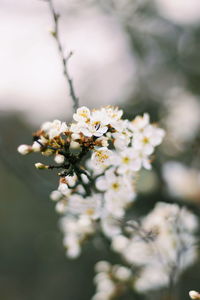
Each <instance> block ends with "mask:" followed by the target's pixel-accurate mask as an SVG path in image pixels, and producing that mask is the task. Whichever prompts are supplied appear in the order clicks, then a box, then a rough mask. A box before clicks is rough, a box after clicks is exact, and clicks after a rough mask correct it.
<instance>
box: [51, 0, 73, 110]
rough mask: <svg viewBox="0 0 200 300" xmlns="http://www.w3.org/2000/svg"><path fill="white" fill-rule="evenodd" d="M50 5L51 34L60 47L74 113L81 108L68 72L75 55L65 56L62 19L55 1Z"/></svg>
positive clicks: (71, 53)
mask: <svg viewBox="0 0 200 300" xmlns="http://www.w3.org/2000/svg"><path fill="white" fill-rule="evenodd" d="M47 1H48V3H49V8H50V12H51V15H52V18H53V21H54V29H53V31H52V32H51V34H52V36H53V37H54V38H55V40H56V42H57V45H58V50H59V53H60V57H61V61H62V64H63V74H64V76H65V78H66V80H67V84H68V86H69V91H70V96H71V98H72V100H73V108H74V111H76V110H77V108H78V106H79V99H78V97H77V96H76V93H75V90H74V85H73V81H72V79H71V77H70V75H69V71H68V66H67V65H68V61H69V59H70V58H71V56H72V55H73V52H70V53H69V54H68V56H67V57H65V55H64V49H63V46H62V43H61V40H60V33H59V26H58V20H59V18H60V15H59V14H58V13H57V12H56V10H55V8H54V5H53V1H52V0H47Z"/></svg>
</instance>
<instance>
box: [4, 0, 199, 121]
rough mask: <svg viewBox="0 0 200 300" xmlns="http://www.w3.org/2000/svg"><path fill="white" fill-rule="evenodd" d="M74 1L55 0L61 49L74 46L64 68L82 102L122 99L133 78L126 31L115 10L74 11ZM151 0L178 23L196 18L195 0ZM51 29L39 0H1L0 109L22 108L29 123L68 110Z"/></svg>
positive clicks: (129, 90)
mask: <svg viewBox="0 0 200 300" xmlns="http://www.w3.org/2000/svg"><path fill="white" fill-rule="evenodd" d="M116 1H117V0H116ZM152 1H153V0H152ZM76 2H77V0H70V1H65V0H54V3H55V6H56V8H57V11H59V12H60V13H61V23H60V26H61V29H62V41H63V45H64V46H65V49H66V53H67V51H70V50H73V51H74V56H73V57H72V58H71V60H70V63H69V70H70V73H71V76H72V78H73V80H74V84H75V88H76V92H77V94H78V95H79V97H80V100H81V101H80V104H81V105H89V106H90V107H95V106H96V107H99V106H101V105H108V104H120V102H121V101H124V99H126V98H127V97H128V95H129V94H130V93H133V92H134V90H135V89H136V86H137V79H136V77H137V76H136V75H137V73H136V69H137V67H136V60H135V58H134V57H133V55H132V53H131V50H130V44H129V39H128V36H126V34H125V33H124V31H123V29H122V26H120V23H119V22H118V21H117V20H116V19H115V18H114V17H113V16H109V15H105V14H103V12H102V11H100V10H97V9H94V8H93V9H86V8H85V9H84V8H81V10H80V12H79V13H77V12H76V13H73V12H74V10H73V8H75V7H76ZM155 3H156V4H157V7H158V9H159V11H160V13H161V14H162V15H163V16H164V17H166V18H169V19H170V20H171V21H173V22H175V23H179V24H184V25H185V24H186V25H191V24H194V23H195V22H199V20H200V0H155ZM51 29H52V20H51V16H50V13H49V8H48V4H47V3H45V2H44V1H41V0H0V36H1V39H0V110H3V111H7V110H17V111H20V112H23V113H24V114H25V115H26V116H27V119H28V120H30V121H31V122H33V123H40V122H42V121H45V120H47V119H49V120H52V119H55V118H67V117H69V116H70V114H71V111H72V110H71V99H70V98H69V96H68V89H67V87H66V83H65V80H64V78H63V75H62V65H61V63H60V57H59V55H58V52H57V47H56V43H55V41H54V39H53V38H52V37H51V35H50V34H49V31H50V30H51Z"/></svg>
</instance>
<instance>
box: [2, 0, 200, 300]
mask: <svg viewBox="0 0 200 300" xmlns="http://www.w3.org/2000/svg"><path fill="white" fill-rule="evenodd" d="M54 5H55V7H56V10H57V11H58V12H59V13H60V14H61V19H60V31H61V39H62V43H63V46H64V48H65V49H66V55H67V53H69V51H73V52H74V55H73V57H72V58H71V59H70V62H69V71H70V74H71V76H72V78H73V80H74V85H75V89H76V93H77V94H78V96H79V98H80V105H87V106H89V107H90V108H93V107H100V106H102V105H109V104H113V105H119V106H120V107H122V108H123V109H124V112H125V117H126V118H129V119H132V118H134V117H135V116H136V115H137V114H142V113H143V112H149V113H150V115H151V120H152V121H154V122H159V124H160V125H161V126H162V127H163V128H165V130H166V132H167V134H166V138H165V141H164V143H163V145H162V146H161V147H160V149H159V151H157V154H156V160H155V162H154V164H153V170H152V171H151V172H149V171H148V172H145V171H143V172H141V174H140V178H139V180H138V183H137V188H138V193H139V195H138V200H137V203H136V205H135V207H134V210H135V211H137V213H138V214H141V215H142V214H144V213H146V212H147V211H148V210H149V209H151V208H152V207H153V205H154V204H155V202H157V201H166V202H177V203H179V204H180V205H186V206H187V207H188V208H189V209H190V210H192V211H193V212H194V213H195V214H196V215H197V216H199V215H200V170H199V167H200V156H199V155H200V132H199V128H200V101H199V95H200V1H199V0H190V1H183V0H98V1H97V0H69V1H64V0H54ZM52 28H53V24H52V19H51V15H50V13H49V7H48V3H47V2H45V1H42V0H29V1H27V0H19V1H15V0H1V1H0V37H1V39H0V45H1V46H0V78H1V79H0V191H1V193H0V195H1V196H0V299H2V300H27V299H29V300H46V299H48V300H53V299H59V300H68V299H69V300H79V299H81V300H88V299H90V298H91V296H92V294H93V292H94V286H93V283H92V278H93V265H94V263H95V262H96V261H97V260H99V259H108V258H109V259H111V260H112V261H113V262H116V261H117V258H116V257H114V256H112V255H111V254H110V253H109V251H108V247H107V245H105V244H104V243H103V241H102V239H101V238H100V237H97V238H96V239H95V240H94V243H93V244H92V243H88V244H87V245H86V246H85V248H84V251H83V254H82V256H81V257H80V258H79V259H78V260H76V261H69V260H67V258H66V257H65V251H64V248H63V246H62V233H61V232H60V230H59V228H58V219H59V217H58V216H57V215H56V213H55V211H54V204H53V203H51V202H50V201H49V193H50V192H51V191H52V190H53V189H55V188H56V187H57V177H56V176H55V174H53V173H52V172H49V173H48V172H45V173H40V172H39V171H37V170H35V168H34V162H37V161H40V158H39V157H37V155H36V154H35V155H32V156H30V157H29V156H27V157H21V156H20V155H19V154H18V153H17V152H16V149H17V146H18V145H19V144H21V143H27V144H31V142H32V140H31V134H32V132H33V131H35V130H36V129H37V128H38V126H39V125H40V123H41V122H44V121H47V120H49V121H51V120H53V119H61V120H63V121H64V120H67V121H70V120H71V116H72V102H71V99H70V97H69V91H68V87H67V86H66V83H65V79H64V78H63V75H62V65H61V62H60V57H59V55H58V52H57V45H56V43H55V41H54V39H53V38H52V36H51V34H50V31H51V30H52ZM177 289H179V296H178V297H177V298H174V300H178V299H181V300H184V299H188V291H189V290H190V289H196V290H200V261H197V262H196V264H195V265H194V266H193V267H191V268H190V269H189V270H187V271H186V272H185V273H184V274H183V276H182V278H181V280H180V283H179V285H178V287H177ZM151 297H152V298H151ZM151 297H150V295H149V296H148V297H146V298H145V297H144V296H141V295H126V296H125V297H123V299H124V300H125V299H155V297H154V295H153V296H151ZM156 299H157V298H156ZM158 299H159V298H158ZM163 299H164V298H163ZM165 300H167V299H165Z"/></svg>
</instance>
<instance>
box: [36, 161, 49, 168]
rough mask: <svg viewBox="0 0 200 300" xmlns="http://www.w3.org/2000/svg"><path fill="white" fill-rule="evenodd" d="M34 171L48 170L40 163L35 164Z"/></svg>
mask: <svg viewBox="0 0 200 300" xmlns="http://www.w3.org/2000/svg"><path fill="white" fill-rule="evenodd" d="M35 167H36V169H48V166H46V165H44V164H42V163H39V162H38V163H36V164H35Z"/></svg>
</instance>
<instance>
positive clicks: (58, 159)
mask: <svg viewBox="0 0 200 300" xmlns="http://www.w3.org/2000/svg"><path fill="white" fill-rule="evenodd" d="M54 160H55V162H56V163H57V164H63V163H64V161H65V157H64V155H61V154H57V155H56V156H55V158H54Z"/></svg>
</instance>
